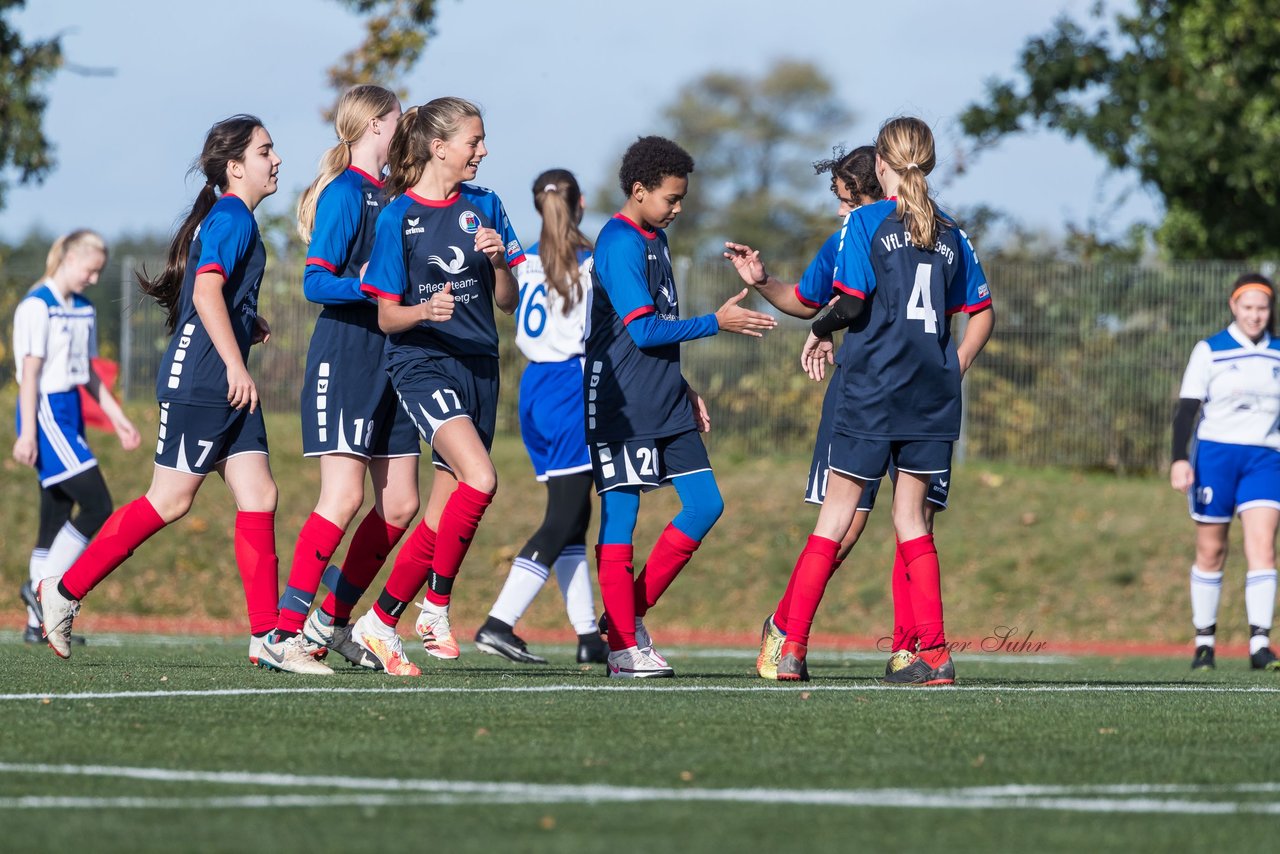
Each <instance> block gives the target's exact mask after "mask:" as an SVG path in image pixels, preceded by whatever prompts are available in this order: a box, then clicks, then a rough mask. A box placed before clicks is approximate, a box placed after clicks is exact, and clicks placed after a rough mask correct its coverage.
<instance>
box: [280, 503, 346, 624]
mask: <svg viewBox="0 0 1280 854" xmlns="http://www.w3.org/2000/svg"><path fill="white" fill-rule="evenodd" d="M342 533H343V531H342V529H341V528H339V527H338V526H337V525H335V524H333V523H332V522H330V521H329V520H328V519H326V518H324V517H323V516H321V515H320V514H318V513H312V514H311V515H310V516H308V517H307V521H306V522H305V523H303V525H302V531H301V533H299V534H298V544H297V545H296V546H295V547H294V549H293V566H291V567H290V568H289V580H288V581H286V582H285V588H284V598H283V599H281V604H280V622H279V623H278V624H277V625H276V628H278V629H280V630H281V631H284V632H293V633H295V634H296V633H298V632H300V631H302V624H303V623H304V622H306V619H307V610H308V609H309V608H310V607H311V600H312V599H314V598H315V595H316V591H317V590H319V589H320V576H322V575H324V571H325V570H326V569H327V568H328V567H329V559H330V558H331V557H333V553H334V551H336V550H337V548H338V543H341V542H342Z"/></svg>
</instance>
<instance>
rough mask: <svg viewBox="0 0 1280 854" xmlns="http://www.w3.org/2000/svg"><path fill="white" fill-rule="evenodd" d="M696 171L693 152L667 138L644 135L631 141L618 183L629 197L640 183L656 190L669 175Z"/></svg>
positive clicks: (679, 176) (681, 176) (623, 156)
mask: <svg viewBox="0 0 1280 854" xmlns="http://www.w3.org/2000/svg"><path fill="white" fill-rule="evenodd" d="M692 171H693V158H692V157H691V156H690V155H689V152H687V151H685V150H684V149H683V148H681V147H680V146H679V145H676V144H675V143H674V142H672V141H671V140H669V139H667V138H666V137H662V136H642V137H640V138H639V139H637V140H636V141H635V142H633V143H631V147H630V148H628V149H627V153H626V154H624V155H622V167H621V168H620V169H619V170H618V183H619V184H620V185H621V187H622V194H623V195H624V196H629V195H631V188H632V187H633V186H634V185H635V184H636V182H639V183H640V186H642V187H644V188H645V189H646V190H652V189H654V188H656V187H658V186H660V185H661V184H662V180H663V179H664V178H666V177H668V176H671V175H674V176H675V177H677V178H683V177H685V176H686V175H688V174H689V173H690V172H692Z"/></svg>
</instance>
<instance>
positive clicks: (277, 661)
mask: <svg viewBox="0 0 1280 854" xmlns="http://www.w3.org/2000/svg"><path fill="white" fill-rule="evenodd" d="M275 637H276V635H275V633H274V632H273V633H272V634H270V635H267V638H266V640H265V641H263V643H262V651H261V652H260V653H258V666H259V667H264V668H266V669H267V670H279V671H280V672H281V673H305V674H307V675H308V676H332V675H333V670H332V669H331V668H330V667H328V666H327V665H324V664H321V663H320V662H318V661H316V660H315V659H314V658H312V657H311V653H309V652H307V642H306V641H305V640H303V639H302V635H294V636H293V637H291V638H286V639H285V640H276V639H275Z"/></svg>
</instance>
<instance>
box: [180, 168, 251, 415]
mask: <svg viewBox="0 0 1280 854" xmlns="http://www.w3.org/2000/svg"><path fill="white" fill-rule="evenodd" d="M266 263H267V249H266V247H265V246H263V245H262V238H261V237H259V236H258V223H257V222H256V221H255V220H254V218H253V213H252V212H251V211H250V210H249V208H248V207H247V206H246V205H245V203H244V202H242V201H241V200H240V199H238V198H237V197H236V196H233V195H231V194H230V193H224V194H223V195H222V196H221V197H220V198H219V199H218V201H217V202H215V203H214V205H213V208H212V209H211V210H210V211H209V213H208V215H206V216H205V218H204V219H203V220H202V221H201V223H200V227H199V228H197V229H196V235H195V239H193V240H192V241H191V251H190V252H189V253H188V254H187V272H186V275H185V276H184V277H183V279H182V290H181V292H180V294H179V297H178V325H177V328H176V330H175V333H174V336H173V338H172V339H171V340H170V341H169V347H168V349H167V350H165V353H164V358H163V359H162V360H161V362H160V370H159V372H158V373H157V375H156V398H157V399H159V400H161V401H167V402H172V403H191V404H196V405H201V406H226V405H227V366H226V363H224V362H223V361H222V357H221V356H219V355H218V351H217V350H216V349H215V348H214V346H213V341H212V340H210V338H209V333H208V332H206V331H205V328H204V323H203V322H202V321H201V320H200V315H198V314H197V313H196V307H195V303H194V302H193V301H192V296H193V295H194V293H195V284H196V276H198V275H200V274H201V273H217V274H219V275H221V276H223V277H224V278H225V281H224V282H223V283H222V298H223V301H224V302H225V303H226V306H227V314H228V316H230V318H231V329H232V331H233V332H234V333H235V336H236V343H237V344H238V345H239V346H240V357H241V358H242V359H244V360H245V362H246V364H247V363H248V360H249V342H250V341H251V340H252V338H253V331H254V324H255V321H256V320H257V317H258V287H259V286H260V285H261V284H262V272H263V270H264V269H265V267H266Z"/></svg>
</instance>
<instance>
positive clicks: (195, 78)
mask: <svg viewBox="0 0 1280 854" xmlns="http://www.w3.org/2000/svg"><path fill="white" fill-rule="evenodd" d="M1092 3H1093V0H1055V2H1052V3H1038V2H1037V3H1027V2H1017V0H991V2H987V3H982V4H969V5H971V6H972V8H973V9H974V10H975V11H974V12H973V13H972V14H970V15H967V16H966V15H962V14H960V13H959V12H958V11H957V10H958V8H959V7H960V6H961V4H943V3H941V2H937V0H900V2H899V3H898V4H896V5H895V6H894V7H893V12H892V15H891V16H890V15H889V14H888V13H885V12H881V11H870V10H871V9H872V8H873V7H871V6H870V5H869V4H867V5H866V8H867V9H868V10H869V11H868V13H867V17H866V19H865V21H862V22H859V21H856V20H852V16H851V13H850V11H849V10H850V8H852V7H854V5H855V4H852V3H849V2H848V0H845V2H839V0H812V2H800V3H795V4H788V5H787V6H786V7H785V9H786V11H779V7H778V5H777V4H774V3H763V2H750V0H746V2H741V1H740V2H730V0H685V1H684V2H673V0H651V2H648V3H645V4H643V5H636V4H623V3H601V2H585V0H537V2H515V0H438V4H439V14H438V17H437V19H436V30H437V34H436V36H435V37H434V38H433V39H432V40H431V41H430V42H429V43H428V47H427V50H426V53H425V55H424V58H423V60H422V62H421V63H420V64H419V65H418V67H417V68H416V69H415V70H414V71H413V72H412V73H411V74H410V75H409V76H408V78H407V79H406V81H405V87H406V89H407V90H408V92H409V103H421V102H423V101H426V100H429V99H430V98H432V97H436V96H438V95H443V94H453V95H461V96H463V97H467V98H469V99H471V100H473V101H476V102H477V103H479V104H481V105H482V107H483V108H484V111H485V125H486V132H487V134H488V139H487V144H488V147H489V151H490V154H489V157H488V159H486V160H485V162H484V163H483V164H482V165H481V167H480V173H479V176H478V177H477V183H479V184H482V185H484V186H488V187H491V188H493V189H494V190H496V191H497V192H498V193H499V195H500V196H501V197H502V199H503V201H504V203H505V204H506V207H507V210H508V212H509V213H510V215H511V217H512V220H513V221H514V223H515V226H516V230H517V233H518V234H519V235H520V236H521V239H522V240H523V241H524V242H526V243H532V242H533V241H534V240H536V237H537V228H538V219H537V215H536V214H535V213H534V210H533V206H532V202H531V198H530V186H531V183H532V180H533V178H534V177H535V176H536V175H537V173H538V172H540V171H542V170H543V169H545V168H548V167H551V166H563V167H566V168H569V169H571V170H573V171H574V172H575V173H576V174H577V175H578V178H579V180H580V181H581V183H582V184H583V186H584V189H585V190H586V191H587V193H588V198H593V197H594V194H595V191H596V190H597V189H598V188H599V187H601V186H604V185H606V182H611V181H612V175H613V173H614V171H615V170H616V166H617V162H618V160H619V158H620V156H621V153H622V150H623V149H624V148H625V147H626V146H627V144H628V143H629V142H630V141H631V140H633V139H635V137H636V136H638V135H642V134H645V133H652V132H657V131H659V130H661V115H660V114H661V109H662V107H663V106H664V105H666V104H667V103H669V102H671V101H672V100H674V98H675V97H676V95H677V94H678V92H679V90H680V87H681V85H682V84H685V83H687V82H689V81H691V80H693V79H694V78H696V77H698V76H700V75H701V74H703V73H705V72H707V71H711V70H726V71H731V72H740V73H745V74H751V75H758V74H760V73H762V72H763V71H764V70H765V69H766V68H767V67H768V66H769V64H770V63H771V62H773V61H774V60H777V59H782V58H787V59H804V60H808V61H811V62H814V63H815V64H817V65H818V66H819V67H820V68H821V69H822V70H823V71H824V72H825V73H826V74H827V75H828V76H829V77H830V78H831V79H832V80H833V81H835V83H836V86H837V93H838V95H839V97H840V99H841V100H842V101H843V103H844V104H845V106H846V107H847V108H848V109H849V110H850V111H851V112H852V113H853V114H854V120H853V121H852V122H851V123H850V125H849V127H848V129H847V132H845V133H842V134H839V135H838V137H837V138H835V139H832V140H831V142H832V143H833V144H834V143H844V144H847V145H850V146H853V145H859V144H862V143H864V142H870V141H872V139H873V137H874V135H875V132H876V129H877V127H878V126H879V124H880V122H881V121H883V120H884V119H885V118H887V117H889V116H892V115H897V114H902V113H910V114H915V115H918V116H920V117H922V118H924V119H925V120H926V121H928V122H930V124H931V125H932V126H933V127H934V130H935V133H936V134H937V136H938V139H939V154H940V158H941V159H942V160H943V161H944V162H943V164H942V166H941V170H940V173H939V174H941V173H943V172H949V171H950V169H949V168H948V167H949V166H950V163H949V162H948V161H949V160H950V159H951V158H953V157H954V152H955V151H956V150H957V144H958V143H959V142H960V134H959V128H958V124H957V121H956V116H957V115H958V114H959V112H960V111H961V110H962V109H963V108H964V107H965V106H967V105H968V104H969V103H971V102H972V101H974V100H976V99H979V98H980V97H981V96H982V93H983V91H984V89H983V83H984V81H985V80H987V79H989V78H991V77H1008V76H1010V75H1011V74H1012V72H1013V70H1014V66H1015V63H1016V61H1017V57H1018V53H1019V51H1020V49H1021V47H1022V45H1023V43H1024V42H1025V41H1026V39H1027V38H1028V37H1029V36H1032V35H1035V34H1038V33H1041V32H1044V31H1046V30H1047V29H1048V28H1049V27H1050V25H1051V24H1052V22H1053V20H1054V19H1055V18H1057V17H1058V16H1059V15H1061V14H1064V13H1065V14H1068V15H1070V16H1071V17H1073V18H1075V19H1076V20H1080V21H1085V20H1087V14H1088V10H1089V7H1090V6H1091V5H1092ZM862 6H863V4H858V8H861V7H862ZM881 8H883V7H881ZM122 10H128V14H121V12H122ZM637 10H642V14H641V15H640V16H639V17H638V18H636V17H635V15H636V12H637ZM10 21H11V23H13V24H14V25H16V26H17V28H18V29H19V31H20V32H21V33H22V34H23V36H24V37H25V38H27V39H30V38H39V37H48V36H51V35H53V34H56V33H58V32H65V33H66V35H65V39H64V47H65V52H66V56H67V59H68V60H69V61H70V62H73V63H75V64H77V65H81V66H88V67H99V68H111V69H114V71H115V73H114V74H113V75H111V76H80V75H76V74H73V73H70V72H67V71H63V72H60V73H59V74H58V75H57V76H56V77H55V79H54V81H53V82H52V84H51V85H50V86H49V87H48V90H47V91H48V94H49V96H50V107H49V111H48V113H47V116H46V129H47V133H48V135H49V137H50V138H51V139H52V140H53V141H54V143H55V145H56V147H57V156H58V166H57V168H56V170H55V171H54V173H53V174H52V175H51V176H50V177H49V178H48V180H46V181H45V183H44V184H43V185H40V186H34V187H21V186H13V187H11V189H10V191H9V193H8V196H7V200H6V206H5V208H4V209H3V210H2V211H0V238H3V239H6V240H14V239H20V238H21V237H23V236H24V235H26V234H27V233H29V232H31V231H32V230H40V231H45V232H50V233H59V232H65V231H68V230H70V229H72V228H76V227H81V226H89V227H93V228H97V229H99V230H100V231H102V232H103V233H105V234H106V235H107V236H108V237H109V238H112V237H118V236H121V235H123V234H142V233H149V232H159V233H164V234H167V233H168V231H169V229H170V228H171V227H172V225H173V222H174V220H175V219H176V218H177V217H178V216H179V215H180V214H181V213H182V212H183V210H184V209H185V207H186V206H187V205H189V204H190V202H191V199H192V198H193V196H194V193H195V189H196V182H195V180H194V179H187V178H186V177H185V175H186V170H187V168H188V166H189V165H190V163H191V160H192V158H193V157H194V156H195V155H196V154H197V153H198V152H199V149H200V145H201V142H202V140H203V137H204V133H205V131H206V130H207V129H208V127H209V125H210V124H211V123H212V122H214V121H216V120H218V119H220V118H223V117H225V116H227V115H230V114H232V113H237V112H250V113H254V114H257V115H259V116H260V117H261V118H262V119H263V121H264V123H265V124H266V126H267V128H268V129H269V130H270V132H271V134H272V136H273V137H274V139H275V141H276V145H277V149H278V151H279V152H280V154H281V156H282V157H283V159H284V163H283V166H282V170H281V181H280V192H278V193H277V194H276V196H274V197H273V198H271V199H268V200H267V201H266V202H265V203H264V204H265V205H266V209H267V210H272V211H281V210H285V209H287V208H288V206H289V205H291V204H292V201H293V199H294V197H295V195H296V193H297V192H298V191H300V190H301V189H302V188H303V187H305V186H306V184H307V183H309V182H310V180H311V179H312V177H313V176H314V174H315V169H316V165H317V162H318V160H319V157H320V154H321V153H322V152H323V150H324V149H325V148H326V147H328V146H329V145H331V144H332V143H333V131H332V128H331V127H329V126H327V125H326V124H325V123H324V122H323V120H322V118H321V116H320V109H321V107H322V106H323V105H324V104H325V103H327V102H328V101H329V100H331V99H332V97H333V96H332V92H331V91H330V90H328V89H327V87H326V84H325V69H326V68H327V67H328V66H329V65H330V64H332V63H333V62H334V61H335V59H336V58H337V57H338V56H339V55H341V54H342V53H343V52H345V51H346V50H348V49H350V48H351V47H353V46H354V45H355V44H356V43H358V41H359V39H360V38H361V34H362V27H361V24H360V22H359V21H358V19H356V18H355V17H354V16H353V15H350V14H348V13H347V12H346V11H345V8H344V7H343V6H342V5H341V4H339V3H337V2H333V0H274V2H266V3H263V2H250V0H222V2H220V3H219V4H218V6H217V9H216V11H215V12H214V13H213V14H210V7H209V6H207V5H204V4H197V3H192V2H174V0H168V2H165V0H117V2H93V1H92V0H44V2H32V3H28V6H27V8H25V9H24V10H22V11H21V12H19V13H17V14H14V15H12V16H11V17H10ZM860 23H861V24H863V26H862V27H860V26H859V24H860ZM891 24H892V26H891ZM628 27H631V28H632V29H630V30H628V29H627V28H628ZM908 28H910V29H908ZM907 33H910V38H911V39H912V40H913V42H912V43H913V44H914V45H916V46H917V47H914V48H913V49H912V51H911V52H910V54H906V53H903V52H901V51H899V50H898V49H896V48H895V45H898V44H901V43H904V40H905V39H907V38H908V35H907ZM852 51H856V52H857V54H858V56H857V58H856V59H846V58H845V57H846V56H847V55H848V54H849V53H851V52H852ZM826 153H827V150H817V151H815V152H813V156H814V158H815V159H816V158H819V157H822V156H824V155H825V154H826ZM696 177H697V175H696V172H695V175H694V183H693V185H692V187H691V192H694V193H696V192H697V191H698V188H697V183H696ZM815 187H816V188H818V189H819V190H821V189H822V188H823V187H824V182H822V181H821V180H820V179H815ZM938 196H939V199H940V201H941V202H942V203H943V204H944V205H947V206H949V207H953V208H958V207H970V206H973V205H977V204H986V205H990V206H992V207H994V208H996V209H998V210H1001V211H1003V212H1005V213H1007V214H1009V215H1010V216H1012V217H1013V218H1015V219H1016V220H1018V221H1019V222H1021V223H1022V224H1024V225H1025V226H1028V227H1030V228H1033V229H1041V230H1045V231H1048V232H1050V233H1055V234H1060V233H1062V232H1063V231H1064V230H1065V226H1066V224H1067V223H1068V222H1070V223H1075V224H1078V225H1092V226H1095V227H1096V228H1097V229H1098V230H1099V231H1100V232H1101V233H1102V234H1104V235H1108V236H1112V237H1115V236H1119V235H1120V234H1121V233H1123V232H1124V230H1125V229H1126V228H1127V227H1128V226H1129V225H1130V224H1132V223H1133V222H1135V221H1146V222H1156V221H1157V220H1158V219H1159V216H1160V204H1159V199H1158V197H1156V196H1155V195H1154V194H1153V193H1152V192H1150V191H1148V190H1145V189H1143V188H1140V187H1139V186H1138V184H1137V182H1136V180H1135V179H1134V178H1133V177H1132V176H1131V175H1127V174H1125V173H1115V172H1112V171H1110V170H1108V169H1107V167H1106V164H1105V163H1104V162H1103V160H1102V159H1101V158H1100V157H1099V156H1097V155H1096V154H1094V153H1093V152H1092V151H1091V150H1090V149H1089V148H1088V147H1087V146H1086V145H1084V144H1083V143H1071V142H1067V141H1065V140H1064V139H1062V138H1061V137H1060V136H1057V135H1054V134H1051V133H1047V132H1039V131H1038V132H1034V133H1031V134H1025V135H1021V136H1017V137H1013V138H1009V139H1007V140H1005V141H1003V142H1002V143H1001V144H1000V145H998V146H996V147H995V148H994V149H992V150H990V151H988V152H986V153H984V154H983V155H982V156H981V157H979V158H978V159H977V160H976V161H975V162H974V163H973V164H972V165H971V166H970V168H969V170H968V171H967V172H966V174H965V175H963V176H961V177H959V178H956V179H955V180H952V181H948V182H946V183H945V185H943V186H941V187H939V190H938ZM619 201H621V200H620V199H619ZM826 202H827V199H825V198H824V197H823V196H822V195H820V194H815V205H822V204H826ZM608 213H610V211H593V217H592V221H594V222H597V223H598V222H599V221H600V219H602V218H603V216H605V215H607V214H608ZM833 213H834V211H833ZM673 228H675V229H678V228H679V221H677V222H676V224H675V225H674V226H673Z"/></svg>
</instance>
